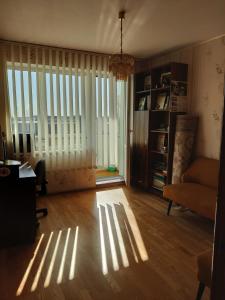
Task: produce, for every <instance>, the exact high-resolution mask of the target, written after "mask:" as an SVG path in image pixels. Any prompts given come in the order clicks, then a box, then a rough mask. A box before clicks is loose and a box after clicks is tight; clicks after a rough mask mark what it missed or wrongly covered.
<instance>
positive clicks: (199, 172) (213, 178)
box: [182, 157, 219, 189]
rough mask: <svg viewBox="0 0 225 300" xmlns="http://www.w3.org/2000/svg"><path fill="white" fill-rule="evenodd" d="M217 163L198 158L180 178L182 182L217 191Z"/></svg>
mask: <svg viewBox="0 0 225 300" xmlns="http://www.w3.org/2000/svg"><path fill="white" fill-rule="evenodd" d="M218 173H219V161H218V160H216V159H211V158H206V157H200V158H198V159H196V160H195V161H194V162H193V163H192V164H191V165H190V167H189V168H188V169H187V170H186V171H185V172H184V174H183V176H182V181H183V182H194V183H199V184H202V185H205V186H208V187H211V188H214V189H217V185H218Z"/></svg>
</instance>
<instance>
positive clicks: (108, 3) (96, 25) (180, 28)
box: [0, 0, 225, 57]
mask: <svg viewBox="0 0 225 300" xmlns="http://www.w3.org/2000/svg"><path fill="white" fill-rule="evenodd" d="M123 8H124V9H125V10H126V11H127V14H126V19H125V22H124V52H127V53H129V54H132V55H134V56H136V57H147V56H151V55H155V54H157V53H161V52H165V51H168V50H170V49H173V48H178V47H182V46H185V45H188V44H192V43H196V42H199V41H203V40H207V39H210V38H213V37H215V36H218V35H221V34H224V33H225V0H0V38H2V39H8V40H14V41H23V42H30V43H37V44H44V45H51V46H59V47H65V48H74V49H81V50H89V51H95V52H104V53H116V52H118V51H119V20H118V11H119V10H120V9H123Z"/></svg>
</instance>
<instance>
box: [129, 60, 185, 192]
mask: <svg viewBox="0 0 225 300" xmlns="http://www.w3.org/2000/svg"><path fill="white" fill-rule="evenodd" d="M187 75H188V74H187V65H186V64H180V63H168V64H166V65H163V66H159V67H156V68H152V69H151V70H148V71H146V72H142V73H138V74H135V76H134V128H135V129H134V138H136V140H137V142H136V143H138V145H136V146H135V149H134V152H135V154H134V158H133V159H132V160H133V161H132V164H133V166H134V167H133V168H132V175H131V177H132V176H133V178H134V180H132V182H137V184H138V185H140V184H139V183H138V182H140V178H139V177H143V178H142V183H143V184H142V186H143V187H145V188H149V189H150V190H152V189H153V188H155V189H157V188H158V194H160V192H161V191H162V186H163V185H165V184H169V183H171V179H172V163H173V149H174V136H175V127H176V115H177V114H178V113H179V114H180V113H183V112H184V110H185V106H186V103H187V102H186V99H187V97H186V95H187V86H188V85H187V78H188V76H187ZM185 97H186V98H185ZM142 110H144V112H143V113H142V112H141V111H142ZM144 119H145V120H147V121H143V120H144ZM142 123H144V125H143V124H142ZM140 136H141V137H142V136H145V138H144V143H143V142H142V143H141V142H139V139H140ZM143 145H145V146H143ZM136 152H137V153H136ZM140 153H143V154H142V157H143V159H142V160H140ZM139 165H140V168H139V167H138V166H139ZM156 170H157V171H156ZM157 172H158V173H157ZM138 174H139V175H138ZM140 174H141V175H140ZM155 183H156V184H155ZM157 184H158V186H157Z"/></svg>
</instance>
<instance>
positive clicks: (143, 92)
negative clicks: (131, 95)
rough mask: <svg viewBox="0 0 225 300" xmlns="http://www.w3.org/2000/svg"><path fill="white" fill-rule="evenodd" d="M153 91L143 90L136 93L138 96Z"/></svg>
mask: <svg viewBox="0 0 225 300" xmlns="http://www.w3.org/2000/svg"><path fill="white" fill-rule="evenodd" d="M150 91H151V90H142V91H136V94H147V93H150Z"/></svg>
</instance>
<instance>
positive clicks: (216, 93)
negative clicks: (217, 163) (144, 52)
mask: <svg viewBox="0 0 225 300" xmlns="http://www.w3.org/2000/svg"><path fill="white" fill-rule="evenodd" d="M168 62H182V63H187V64H188V68H189V73H188V75H189V78H188V82H189V112H190V113H193V114H197V115H198V116H199V124H198V133H197V141H196V149H195V150H196V155H197V156H206V157H211V158H216V159H218V158H219V152H220V140H221V125H222V113H223V102H224V96H223V95H224V70H225V36H223V37H220V38H217V39H213V40H211V41H208V42H204V43H201V44H198V45H194V46H191V47H186V48H183V49H180V50H177V51H172V52H170V53H167V54H165V55H161V56H157V57H153V58H151V59H149V60H148V61H147V62H145V63H144V64H140V65H139V69H137V71H141V70H143V68H144V67H145V66H148V67H149V66H151V67H155V66H157V65H161V64H165V63H168Z"/></svg>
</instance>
